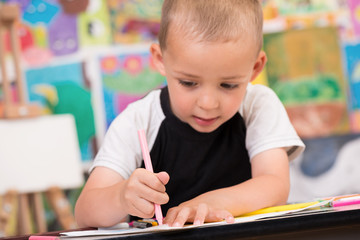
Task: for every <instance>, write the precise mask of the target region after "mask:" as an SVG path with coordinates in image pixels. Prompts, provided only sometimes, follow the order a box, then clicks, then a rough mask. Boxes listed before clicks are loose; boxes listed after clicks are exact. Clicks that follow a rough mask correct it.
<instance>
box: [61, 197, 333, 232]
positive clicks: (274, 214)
mask: <svg viewBox="0 0 360 240" xmlns="http://www.w3.org/2000/svg"><path fill="white" fill-rule="evenodd" d="M330 201H331V200H328V201H322V202H319V203H315V204H313V205H311V206H307V207H304V208H300V209H296V210H288V211H282V212H272V213H264V214H258V215H253V216H248V217H237V218H235V222H234V223H226V222H224V221H223V222H214V223H205V224H203V225H186V226H183V227H170V226H168V225H162V226H154V227H150V228H144V229H140V228H125V229H124V228H122V229H113V228H109V229H106V228H101V229H98V230H88V231H72V232H64V233H61V235H62V236H68V237H87V236H106V235H125V234H140V233H150V232H163V231H179V230H185V229H190V228H204V227H212V226H221V225H225V224H238V223H244V222H251V221H255V220H258V219H262V218H269V217H277V216H281V215H285V214H290V213H294V212H300V211H304V210H307V209H312V208H316V207H321V206H326V205H327V204H328V203H329V202H330Z"/></svg>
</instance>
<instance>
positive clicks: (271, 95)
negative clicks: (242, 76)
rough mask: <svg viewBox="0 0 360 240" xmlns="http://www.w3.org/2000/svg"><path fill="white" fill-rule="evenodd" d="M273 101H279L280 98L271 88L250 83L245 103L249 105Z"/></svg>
mask: <svg viewBox="0 0 360 240" xmlns="http://www.w3.org/2000/svg"><path fill="white" fill-rule="evenodd" d="M273 99H278V96H277V95H276V93H275V92H274V91H273V90H272V89H271V88H269V87H268V86H265V85H261V84H251V83H249V85H248V86H247V88H246V94H245V98H244V103H245V104H247V103H251V102H254V101H264V100H273Z"/></svg>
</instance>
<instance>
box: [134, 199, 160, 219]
mask: <svg viewBox="0 0 360 240" xmlns="http://www.w3.org/2000/svg"><path fill="white" fill-rule="evenodd" d="M131 208H132V209H131V210H130V211H129V214H131V215H133V216H138V217H141V218H151V217H152V216H154V213H155V208H154V204H153V203H151V202H149V201H147V200H145V199H143V198H137V199H134V200H133V202H132V204H131Z"/></svg>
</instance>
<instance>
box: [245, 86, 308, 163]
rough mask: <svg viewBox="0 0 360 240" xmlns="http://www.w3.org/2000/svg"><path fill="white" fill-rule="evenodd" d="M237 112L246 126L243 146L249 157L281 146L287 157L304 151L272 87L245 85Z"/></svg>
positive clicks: (293, 156) (290, 157)
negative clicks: (246, 86)
mask: <svg viewBox="0 0 360 240" xmlns="http://www.w3.org/2000/svg"><path fill="white" fill-rule="evenodd" d="M240 114H241V115H242V116H243V118H244V121H245V125H246V147H247V149H248V152H249V157H250V160H251V159H252V158H253V157H254V156H255V155H256V154H258V153H261V152H263V151H266V150H269V149H273V148H284V149H285V150H286V152H287V154H288V157H289V160H292V159H294V158H296V157H297V156H299V155H300V154H301V153H302V152H303V151H304V149H305V145H304V143H303V142H302V141H301V139H300V137H299V136H298V135H297V133H296V131H295V129H294V127H293V126H292V124H291V122H290V120H289V117H288V115H287V113H286V110H285V108H284V106H283V104H282V103H281V101H280V99H279V98H278V97H277V95H276V94H275V92H273V90H272V89H270V88H268V87H266V86H263V85H251V84H249V86H248V88H247V92H246V95H245V97H244V101H243V103H242V105H241V108H240Z"/></svg>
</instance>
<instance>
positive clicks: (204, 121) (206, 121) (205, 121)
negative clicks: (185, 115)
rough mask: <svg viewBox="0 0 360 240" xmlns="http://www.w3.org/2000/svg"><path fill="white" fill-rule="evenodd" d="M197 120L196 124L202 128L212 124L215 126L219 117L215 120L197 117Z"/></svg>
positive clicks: (195, 117)
mask: <svg viewBox="0 0 360 240" xmlns="http://www.w3.org/2000/svg"><path fill="white" fill-rule="evenodd" d="M193 117H194V119H195V122H196V123H197V124H199V125H200V126H209V125H211V124H213V123H214V122H216V120H218V118H219V117H214V118H201V117H197V116H193Z"/></svg>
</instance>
